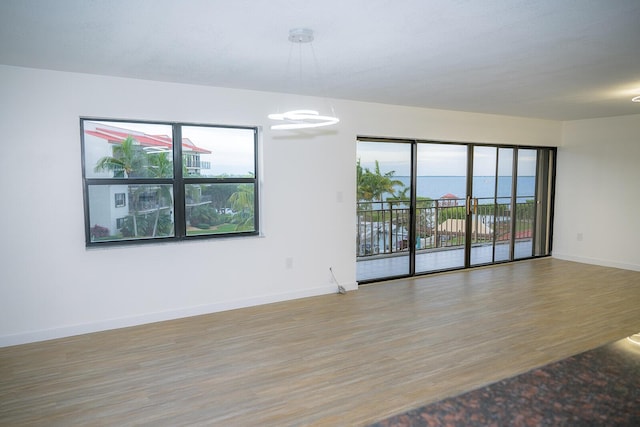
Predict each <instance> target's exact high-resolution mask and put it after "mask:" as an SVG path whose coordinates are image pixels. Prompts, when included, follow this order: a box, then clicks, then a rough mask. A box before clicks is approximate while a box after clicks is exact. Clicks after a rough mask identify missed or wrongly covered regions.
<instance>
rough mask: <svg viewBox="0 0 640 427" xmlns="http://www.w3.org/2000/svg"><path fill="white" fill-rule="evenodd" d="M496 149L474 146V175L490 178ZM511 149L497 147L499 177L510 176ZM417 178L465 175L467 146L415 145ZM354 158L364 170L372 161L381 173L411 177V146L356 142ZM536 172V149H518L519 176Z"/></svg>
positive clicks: (492, 172) (370, 166) (493, 168)
mask: <svg viewBox="0 0 640 427" xmlns="http://www.w3.org/2000/svg"><path fill="white" fill-rule="evenodd" d="M496 150H497V148H496V147H484V146H476V147H475V151H474V153H475V154H474V174H475V175H478V176H493V175H494V174H495V168H496V166H495V161H496ZM511 156H512V149H511V148H500V153H499V161H498V164H499V169H498V173H499V175H500V176H511V171H512V160H511V159H512V157H511ZM417 157H418V164H417V169H418V176H465V175H466V170H467V146H465V145H456V144H435V143H433V144H427V143H421V144H418V153H417ZM357 158H358V159H359V160H360V164H361V166H362V167H364V168H368V169H370V170H371V171H373V170H374V169H375V161H376V160H378V162H379V164H380V171H381V172H382V173H386V172H389V171H395V174H394V176H409V175H410V174H411V144H410V143H383V142H358V150H357ZM535 170H536V150H530V149H520V150H519V153H518V175H520V176H534V175H535Z"/></svg>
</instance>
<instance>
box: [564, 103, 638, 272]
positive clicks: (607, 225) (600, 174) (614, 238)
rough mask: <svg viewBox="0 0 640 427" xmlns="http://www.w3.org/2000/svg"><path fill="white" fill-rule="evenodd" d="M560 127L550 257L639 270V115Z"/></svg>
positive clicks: (586, 121) (588, 121) (567, 123)
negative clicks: (551, 254) (551, 252)
mask: <svg viewBox="0 0 640 427" xmlns="http://www.w3.org/2000/svg"><path fill="white" fill-rule="evenodd" d="M563 127H564V130H563V143H562V147H561V148H559V150H558V175H557V179H556V184H557V190H556V214H555V223H554V224H555V225H554V247H553V255H554V256H555V257H558V258H563V259H569V260H574V261H580V262H586V263H590V264H599V265H606V266H611V267H619V268H625V269H629V270H638V271H640V250H639V249H638V242H640V225H639V222H638V219H639V218H640V115H632V116H620V117H612V118H601V119H594V120H577V121H571V122H566V123H564V126H563Z"/></svg>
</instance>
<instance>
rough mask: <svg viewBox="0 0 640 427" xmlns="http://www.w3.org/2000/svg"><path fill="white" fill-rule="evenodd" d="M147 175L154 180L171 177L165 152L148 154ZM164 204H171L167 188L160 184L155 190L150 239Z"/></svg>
mask: <svg viewBox="0 0 640 427" xmlns="http://www.w3.org/2000/svg"><path fill="white" fill-rule="evenodd" d="M147 171H148V175H149V176H151V177H154V178H169V177H172V176H173V162H172V161H171V159H170V158H169V156H168V155H167V152H166V151H163V152H160V153H153V154H149V165H148V167H147ZM164 202H167V203H168V204H169V205H171V203H172V202H173V197H172V196H171V190H169V186H167V185H163V184H160V185H158V187H157V188H156V217H155V220H154V222H153V231H152V233H151V237H155V236H156V233H157V231H158V221H159V219H160V209H161V208H162V206H163V204H164Z"/></svg>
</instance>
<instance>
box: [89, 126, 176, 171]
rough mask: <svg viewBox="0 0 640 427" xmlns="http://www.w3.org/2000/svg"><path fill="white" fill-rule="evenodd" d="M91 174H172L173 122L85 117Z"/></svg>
mask: <svg viewBox="0 0 640 427" xmlns="http://www.w3.org/2000/svg"><path fill="white" fill-rule="evenodd" d="M83 141H84V156H85V157H84V161H85V174H86V177H87V178H172V177H173V137H172V129H171V126H170V125H163V124H148V123H129V122H100V121H89V120H85V121H84V139H83Z"/></svg>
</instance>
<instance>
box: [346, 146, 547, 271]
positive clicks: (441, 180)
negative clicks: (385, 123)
mask: <svg viewBox="0 0 640 427" xmlns="http://www.w3.org/2000/svg"><path fill="white" fill-rule="evenodd" d="M357 155H358V164H357V175H358V206H357V224H358V225H357V227H358V229H357V280H358V281H359V282H367V281H376V280H381V279H386V278H391V277H402V276H412V275H416V274H424V273H430V272H436V271H445V270H453V269H460V268H466V267H474V266H479V265H489V264H494V263H499V262H507V261H513V260H517V259H523V258H530V257H535V256H545V255H549V254H550V253H551V234H552V233H551V224H552V221H551V215H552V207H553V180H554V167H555V149H553V148H527V147H517V146H496V145H486V144H484V145H480V144H456V143H437V142H429V141H407V140H388V139H385V140H376V139H370V138H367V139H364V138H362V139H359V141H358V152H357Z"/></svg>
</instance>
